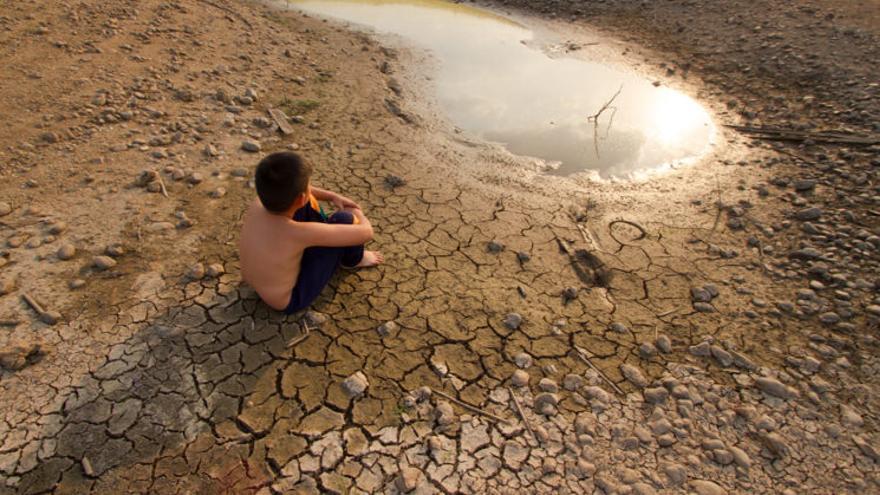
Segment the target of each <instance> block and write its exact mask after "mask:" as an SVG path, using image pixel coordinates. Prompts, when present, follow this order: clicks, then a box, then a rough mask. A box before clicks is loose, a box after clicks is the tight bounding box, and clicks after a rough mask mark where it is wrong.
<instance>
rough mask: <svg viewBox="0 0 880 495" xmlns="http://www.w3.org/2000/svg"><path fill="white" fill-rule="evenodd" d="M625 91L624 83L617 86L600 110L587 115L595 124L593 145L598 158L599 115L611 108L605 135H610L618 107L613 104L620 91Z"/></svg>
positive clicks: (590, 121) (589, 120) (588, 119)
mask: <svg viewBox="0 0 880 495" xmlns="http://www.w3.org/2000/svg"><path fill="white" fill-rule="evenodd" d="M621 91H623V84H621V85H620V87H619V88H617V92H616V93H614V95H613V96H612V97H611V99H609V100H608V101H606V102H605V104H604V105H602V107H601V108H599V111H598V112H596V113H594V114H593V115H590V116H589V117H587V122H589V123H591V124H593V147H594V148H595V150H596V158H599V117H600V116H601V115H602V113H604V112H605V110H608V109H609V108H610V109H611V118H610V119H609V120H608V127H607V128H606V129H605V137H606V138H607V137H608V133H609V132H610V131H611V124H612V123H613V122H614V116H615V115H616V114H617V107H612V106H611V104H612V103H614V100H615V99H616V98H617V96H618V95H620V92H621Z"/></svg>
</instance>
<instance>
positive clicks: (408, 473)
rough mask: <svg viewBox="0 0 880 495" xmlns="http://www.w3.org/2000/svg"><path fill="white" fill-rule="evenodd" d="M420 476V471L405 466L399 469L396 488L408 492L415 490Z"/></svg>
mask: <svg viewBox="0 0 880 495" xmlns="http://www.w3.org/2000/svg"><path fill="white" fill-rule="evenodd" d="M421 476H422V472H421V471H419V470H418V469H416V468H414V467H410V466H407V467H405V468H403V469H401V470H400V475H399V476H398V477H397V481H396V484H397V490H398V491H400V492H401V493H409V492H411V491H413V490H415V489H416V487H417V486H418V485H419V479H421Z"/></svg>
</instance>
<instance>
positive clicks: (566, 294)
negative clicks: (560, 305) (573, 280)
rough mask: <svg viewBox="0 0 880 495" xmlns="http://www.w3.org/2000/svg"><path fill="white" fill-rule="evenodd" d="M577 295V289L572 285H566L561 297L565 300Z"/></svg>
mask: <svg viewBox="0 0 880 495" xmlns="http://www.w3.org/2000/svg"><path fill="white" fill-rule="evenodd" d="M577 297H578V290H577V289H576V288H574V287H566V288H565V290H563V291H562V299H563V300H564V301H565V302H569V301H573V300H575V299H577Z"/></svg>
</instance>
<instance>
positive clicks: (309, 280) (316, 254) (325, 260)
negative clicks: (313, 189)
mask: <svg viewBox="0 0 880 495" xmlns="http://www.w3.org/2000/svg"><path fill="white" fill-rule="evenodd" d="M306 208H309V206H308V205H306V206H304V207H303V208H300V209H299V210H297V212H296V213H297V214H300V212H301V211H303V210H305V209H306ZM309 210H311V211H312V212H314V213H315V214H317V215H319V216H320V213H317V212H315V211H314V210H312V209H311V208H309ZM306 215H311V213H310V212H303V214H302V216H301V218H306ZM294 219H297V218H296V216H294ZM297 220H298V219H297ZM322 220H323V219H322ZM322 220H317V219H315V220H298V221H301V222H303V221H312V222H316V221H322ZM352 222H354V215H352V214H351V213H348V212H345V211H339V212H336V213H334V214H333V215H331V216H330V218H329V219H327V223H336V224H351V223H352ZM363 256H364V246H352V247H324V246H314V247H310V248H306V250H305V251H303V257H302V263H301V265H300V270H299V277H297V279H296V285H295V286H294V287H293V292H292V293H291V295H290V303H289V304H288V305H287V308H286V309H285V310H284V312H285V313H287V314H291V313H295V312H297V311H299V310H301V309H305V308H307V307H308V306H309V305H310V304H312V302H313V301H314V300H315V299H317V298H318V296H319V295H321V291H322V290H324V287H325V286H326V285H327V283H328V282H330V278H331V277H332V276H333V273H334V272H336V268H337V267H338V266H339V264H340V263H341V264H342V265H343V266H347V267H353V266H355V265H357V264H358V263H360V261H361V258H363Z"/></svg>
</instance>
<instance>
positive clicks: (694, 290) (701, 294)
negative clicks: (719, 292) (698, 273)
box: [691, 287, 712, 302]
mask: <svg viewBox="0 0 880 495" xmlns="http://www.w3.org/2000/svg"><path fill="white" fill-rule="evenodd" d="M691 300H692V301H693V302H709V301H711V300H712V294H710V293H709V291H707V290H706V289H705V288H703V287H691Z"/></svg>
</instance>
